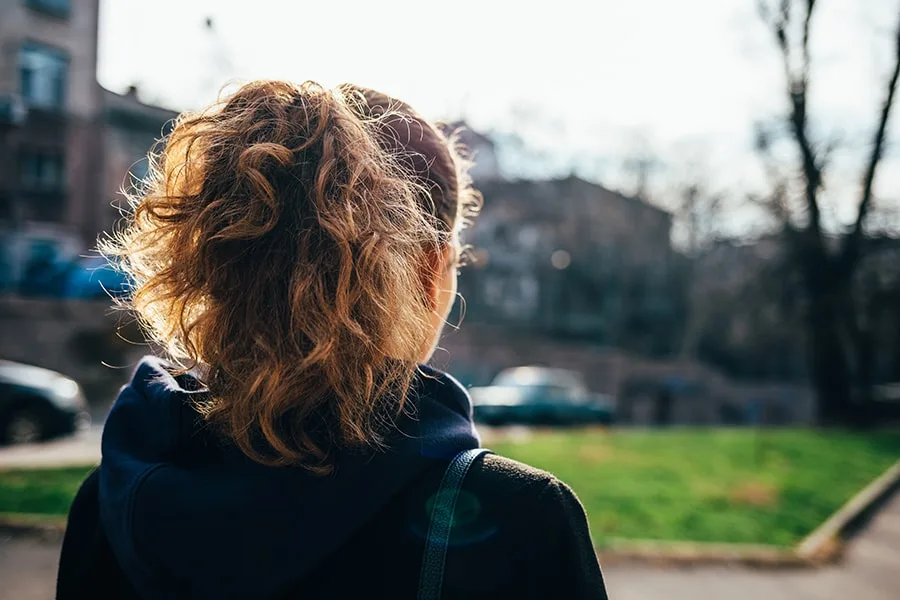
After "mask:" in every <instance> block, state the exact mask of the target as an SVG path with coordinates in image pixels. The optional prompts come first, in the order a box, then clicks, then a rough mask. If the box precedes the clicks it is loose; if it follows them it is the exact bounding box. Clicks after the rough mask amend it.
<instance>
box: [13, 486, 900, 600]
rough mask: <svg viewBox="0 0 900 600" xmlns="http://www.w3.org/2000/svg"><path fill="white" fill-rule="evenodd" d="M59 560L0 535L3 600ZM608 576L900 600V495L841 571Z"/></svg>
mask: <svg viewBox="0 0 900 600" xmlns="http://www.w3.org/2000/svg"><path fill="white" fill-rule="evenodd" d="M58 552H59V545H58V544H51V543H44V542H40V541H37V540H31V539H11V538H9V537H6V538H4V537H2V535H0V600H7V599H8V600H13V599H15V600H50V599H51V598H53V592H54V586H55V578H56V564H57V555H58ZM604 572H605V574H606V579H607V587H608V589H609V593H610V597H611V598H612V599H613V600H659V599H666V600H682V599H683V600H695V599H697V598H727V599H728V600H751V599H752V600H758V599H760V598H764V599H765V600H838V599H840V600H844V599H846V598H852V599H853V600H897V599H898V598H900V493H898V494H895V495H894V498H893V499H892V500H891V501H890V503H889V504H888V505H886V506H885V507H884V508H883V509H882V510H881V512H880V513H878V514H877V515H876V516H875V518H874V519H873V521H872V523H871V524H870V525H869V527H868V528H867V529H866V530H865V531H864V532H862V534H860V535H859V536H858V537H857V538H856V539H855V540H854V541H853V542H852V544H851V546H850V548H849V549H848V556H847V557H846V559H845V560H844V562H843V563H841V564H839V565H835V566H831V567H826V568H821V569H813V570H791V571H759V570H753V569H745V568H722V567H704V568H697V569H657V568H652V567H639V566H622V565H612V566H610V567H608V568H606V569H604Z"/></svg>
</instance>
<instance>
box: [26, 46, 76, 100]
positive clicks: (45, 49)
mask: <svg viewBox="0 0 900 600" xmlns="http://www.w3.org/2000/svg"><path fill="white" fill-rule="evenodd" d="M68 71H69V59H68V57H67V56H66V55H65V53H63V52H62V51H61V50H57V49H55V48H51V47H49V46H42V45H40V44H33V43H27V44H25V45H24V46H22V48H21V49H20V50H19V86H20V89H21V93H22V97H23V98H24V99H25V102H26V103H28V105H29V106H32V107H35V108H44V109H50V110H62V108H63V106H64V105H65V101H66V82H67V80H68Z"/></svg>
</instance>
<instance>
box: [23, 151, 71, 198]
mask: <svg viewBox="0 0 900 600" xmlns="http://www.w3.org/2000/svg"><path fill="white" fill-rule="evenodd" d="M19 173H20V175H19V180H20V182H21V185H22V189H24V190H28V191H32V192H58V191H60V190H62V189H63V188H64V187H65V169H64V163H63V156H62V154H59V153H53V152H39V151H31V150H26V151H22V152H21V154H20V155H19Z"/></svg>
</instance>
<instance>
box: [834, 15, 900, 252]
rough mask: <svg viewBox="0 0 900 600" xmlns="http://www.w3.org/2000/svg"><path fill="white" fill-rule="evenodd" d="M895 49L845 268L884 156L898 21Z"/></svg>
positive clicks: (899, 54)
mask: <svg viewBox="0 0 900 600" xmlns="http://www.w3.org/2000/svg"><path fill="white" fill-rule="evenodd" d="M895 35H896V41H895V43H896V50H895V58H894V70H893V72H892V73H891V77H890V79H889V80H888V85H887V90H886V93H885V99H884V104H882V106H881V116H880V118H879V120H878V127H877V128H876V129H875V137H874V139H873V141H872V153H871V154H870V155H869V162H868V163H867V165H866V171H865V174H864V175H863V181H862V184H863V185H862V195H861V197H860V200H859V209H858V210H857V214H856V223H855V224H854V226H853V231H852V232H851V233H850V235H849V237H848V238H847V241H846V244H845V246H844V256H843V262H844V265H845V268H852V267H853V265H854V264H855V263H856V261H857V260H859V254H860V245H861V241H862V237H863V227H864V226H865V222H866V216H867V215H868V214H869V210H870V209H871V206H872V197H873V186H874V185H875V175H876V173H877V172H878V165H879V164H880V163H881V158H882V156H883V155H884V144H885V139H886V138H887V125H888V119H889V118H890V116H891V107H892V106H893V104H894V96H895V94H896V92H897V79H898V78H900V20H898V23H897V31H896V34H895Z"/></svg>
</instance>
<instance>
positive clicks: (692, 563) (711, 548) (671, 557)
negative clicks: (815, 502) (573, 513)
mask: <svg viewBox="0 0 900 600" xmlns="http://www.w3.org/2000/svg"><path fill="white" fill-rule="evenodd" d="M597 556H598V558H599V559H600V563H601V564H603V565H610V564H629V563H630V564H641V565H653V566H658V567H675V568H685V567H688V568H693V567H703V566H716V565H717V566H743V567H751V568H755V569H797V568H807V567H811V566H814V564H816V563H813V562H811V561H808V560H805V559H803V558H802V557H800V556H798V555H797V553H796V552H794V550H793V549H792V548H782V547H779V546H768V545H765V544H715V543H692V542H623V543H622V544H621V545H618V544H617V545H614V546H612V547H607V548H600V549H598V550H597Z"/></svg>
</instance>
